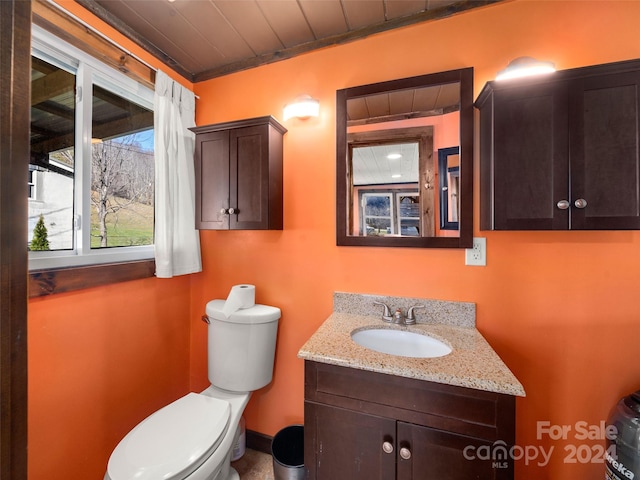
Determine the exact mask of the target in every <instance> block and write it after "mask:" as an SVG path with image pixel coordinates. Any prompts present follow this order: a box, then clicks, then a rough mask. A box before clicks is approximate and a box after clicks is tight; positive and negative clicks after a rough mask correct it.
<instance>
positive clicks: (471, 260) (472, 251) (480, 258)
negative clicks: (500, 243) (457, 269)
mask: <svg viewBox="0 0 640 480" xmlns="http://www.w3.org/2000/svg"><path fill="white" fill-rule="evenodd" d="M464 264H465V265H476V266H481V267H484V266H486V265H487V239H486V238H476V237H473V247H471V248H467V249H465V258H464Z"/></svg>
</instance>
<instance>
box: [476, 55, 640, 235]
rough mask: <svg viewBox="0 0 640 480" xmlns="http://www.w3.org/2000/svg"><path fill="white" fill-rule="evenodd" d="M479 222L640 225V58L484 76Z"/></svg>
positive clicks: (535, 226) (487, 225)
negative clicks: (493, 78) (517, 76)
mask: <svg viewBox="0 0 640 480" xmlns="http://www.w3.org/2000/svg"><path fill="white" fill-rule="evenodd" d="M476 107H477V108H478V109H479V110H480V228H481V229H483V230H567V229H569V230H627V229H640V159H639V150H640V124H639V118H640V60H633V61H626V62H617V63H611V64H605V65H597V66H591V67H584V68H576V69H571V70H564V71H560V72H556V73H553V74H549V75H542V76H537V77H529V78H526V79H517V80H516V79H514V80H507V81H501V82H495V81H494V82H489V83H487V84H486V85H485V87H484V89H483V90H482V92H481V93H480V95H479V97H478V99H477V100H476Z"/></svg>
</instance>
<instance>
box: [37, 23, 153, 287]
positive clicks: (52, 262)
mask: <svg viewBox="0 0 640 480" xmlns="http://www.w3.org/2000/svg"><path fill="white" fill-rule="evenodd" d="M31 55H32V56H36V57H38V58H40V59H42V60H45V61H47V62H49V63H52V64H54V65H56V66H57V67H59V68H63V69H65V70H67V71H69V72H70V73H73V74H74V75H75V76H76V88H77V91H76V126H75V129H76V130H75V146H74V153H75V166H74V167H75V172H74V190H75V193H74V224H75V222H76V219H79V223H80V229H79V230H78V229H77V228H75V226H74V236H75V237H74V248H73V249H72V250H64V251H62V250H61V251H47V252H29V271H30V273H31V272H33V273H34V275H32V277H31V280H34V278H36V277H37V278H40V279H42V278H43V273H44V272H47V271H54V270H55V271H58V272H65V275H68V274H69V273H70V269H71V270H73V269H74V268H78V271H79V272H85V271H90V270H93V269H86V268H84V267H87V266H99V265H106V266H108V265H122V264H126V263H127V262H138V263H140V262H141V264H144V265H145V266H144V268H143V269H142V271H144V272H147V271H148V270H149V261H151V262H152V263H153V264H155V262H153V258H154V253H155V249H154V245H140V246H133V247H108V248H103V249H96V248H94V249H92V248H91V242H90V222H91V203H90V198H89V195H86V194H84V195H83V194H82V193H81V192H83V191H84V190H86V189H90V188H91V187H90V183H91V168H90V165H91V134H90V132H91V113H92V91H93V85H98V86H100V87H102V88H106V89H108V90H109V91H111V92H113V93H114V94H117V95H119V96H121V97H123V98H125V99H127V100H130V101H133V102H135V103H137V104H138V105H141V106H143V107H145V108H148V109H149V110H151V111H153V108H154V105H153V96H154V92H153V91H152V90H151V89H150V88H148V87H147V86H145V85H144V84H142V83H141V82H139V81H136V80H134V79H132V78H130V77H129V76H127V75H124V74H123V73H121V72H119V71H117V70H115V69H114V68H112V67H110V66H108V65H106V64H104V63H102V62H101V61H100V60H98V59H96V58H95V57H93V56H91V55H89V54H87V53H86V52H84V51H82V50H80V49H78V48H76V47H74V46H72V45H70V44H68V43H67V42H65V41H63V40H61V39H60V38H58V37H57V36H55V35H53V34H52V33H50V32H48V31H46V30H44V29H42V28H40V27H38V26H37V25H32V50H31ZM85 100H86V101H85ZM85 159H86V160H85ZM87 167H88V168H87ZM139 274H140V272H138V273H137V274H134V276H136V275H139ZM145 275H146V273H145ZM151 275H153V272H152V273H151ZM146 276H149V275H146ZM107 277H110V275H108V276H107ZM115 277H117V278H120V275H115ZM116 281H122V280H116ZM31 283H33V282H31ZM45 290H46V291H47V292H48V293H56V292H55V291H53V290H51V289H45ZM54 290H55V289H54ZM30 296H32V295H31V293H30Z"/></svg>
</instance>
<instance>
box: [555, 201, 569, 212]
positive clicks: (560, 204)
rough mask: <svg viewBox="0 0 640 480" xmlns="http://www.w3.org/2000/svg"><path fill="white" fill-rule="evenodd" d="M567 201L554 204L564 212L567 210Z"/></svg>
mask: <svg viewBox="0 0 640 480" xmlns="http://www.w3.org/2000/svg"><path fill="white" fill-rule="evenodd" d="M569 205H570V203H569V201H568V200H560V201H559V202H558V203H556V206H557V207H558V208H559V209H560V210H566V209H567V208H569Z"/></svg>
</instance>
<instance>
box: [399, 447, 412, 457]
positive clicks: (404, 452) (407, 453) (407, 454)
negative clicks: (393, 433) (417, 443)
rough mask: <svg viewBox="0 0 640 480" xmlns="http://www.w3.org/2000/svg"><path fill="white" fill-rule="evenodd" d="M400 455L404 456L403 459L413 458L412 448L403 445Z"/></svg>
mask: <svg viewBox="0 0 640 480" xmlns="http://www.w3.org/2000/svg"><path fill="white" fill-rule="evenodd" d="M400 457H402V459H403V460H409V459H410V458H411V450H409V449H408V448H407V447H402V448H401V449H400Z"/></svg>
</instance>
